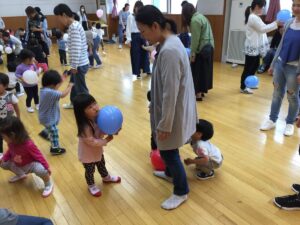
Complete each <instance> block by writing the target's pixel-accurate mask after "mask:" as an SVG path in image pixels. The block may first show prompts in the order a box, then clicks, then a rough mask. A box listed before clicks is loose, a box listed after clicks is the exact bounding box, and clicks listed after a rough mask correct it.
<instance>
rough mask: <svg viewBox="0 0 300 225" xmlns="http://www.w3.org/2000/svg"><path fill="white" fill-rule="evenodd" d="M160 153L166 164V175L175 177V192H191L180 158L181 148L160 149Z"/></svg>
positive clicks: (177, 193) (184, 193) (181, 193)
mask: <svg viewBox="0 0 300 225" xmlns="http://www.w3.org/2000/svg"><path fill="white" fill-rule="evenodd" d="M160 155H161V158H162V159H163V161H164V163H165V165H166V170H165V173H166V175H167V176H169V177H172V178H173V185H174V189H173V193H174V194H175V195H186V194H187V193H189V186H188V183H187V178H186V173H185V170H184V167H183V164H182V162H181V160H180V155H179V150H178V149H174V150H164V151H160Z"/></svg>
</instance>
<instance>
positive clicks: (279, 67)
mask: <svg viewBox="0 0 300 225" xmlns="http://www.w3.org/2000/svg"><path fill="white" fill-rule="evenodd" d="M292 9H293V15H294V16H295V18H292V19H291V20H289V21H288V22H287V23H286V25H285V27H284V33H283V35H282V39H281V42H280V44H279V46H278V48H277V51H276V53H275V56H274V59H273V62H272V64H271V66H270V69H269V72H270V73H273V83H274V91H273V98H272V105H271V112H270V116H269V120H267V121H266V122H265V123H264V124H263V125H262V126H261V128H260V129H261V130H263V131H266V130H271V129H273V128H275V125H276V120H277V118H278V114H279V111H280V107H281V103H282V100H283V97H284V94H285V92H286V93H287V99H288V101H289V109H288V115H287V117H286V127H285V130H284V135H285V136H291V135H293V134H294V125H293V123H294V122H295V119H296V116H297V114H298V111H299V96H298V93H299V83H298V82H297V78H298V79H300V0H294V1H293V7H292Z"/></svg>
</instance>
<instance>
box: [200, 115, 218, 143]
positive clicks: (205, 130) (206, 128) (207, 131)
mask: <svg viewBox="0 0 300 225" xmlns="http://www.w3.org/2000/svg"><path fill="white" fill-rule="evenodd" d="M196 132H200V133H202V137H201V140H203V141H207V140H209V139H211V138H212V136H213V135H214V127H213V125H212V123H210V122H208V121H207V120H202V119H200V120H199V121H198V123H197V125H196Z"/></svg>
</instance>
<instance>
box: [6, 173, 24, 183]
mask: <svg viewBox="0 0 300 225" xmlns="http://www.w3.org/2000/svg"><path fill="white" fill-rule="evenodd" d="M26 177H27V175H26V174H22V175H16V176H13V177H11V178H9V180H8V182H9V183H15V182H17V181H19V180H23V179H25V178H26Z"/></svg>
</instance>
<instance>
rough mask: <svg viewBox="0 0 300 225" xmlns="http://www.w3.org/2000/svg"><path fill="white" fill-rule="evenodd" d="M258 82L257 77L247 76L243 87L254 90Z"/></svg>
mask: <svg viewBox="0 0 300 225" xmlns="http://www.w3.org/2000/svg"><path fill="white" fill-rule="evenodd" d="M258 83H259V80H258V78H257V76H254V75H251V76H248V77H247V78H246V80H245V85H246V87H247V88H255V87H257V86H258Z"/></svg>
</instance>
